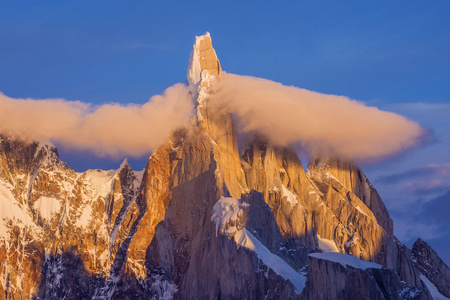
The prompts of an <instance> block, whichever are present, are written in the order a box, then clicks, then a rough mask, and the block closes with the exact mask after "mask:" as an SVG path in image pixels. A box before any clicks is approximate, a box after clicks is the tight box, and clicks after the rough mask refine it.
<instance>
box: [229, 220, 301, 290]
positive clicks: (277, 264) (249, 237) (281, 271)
mask: <svg viewBox="0 0 450 300" xmlns="http://www.w3.org/2000/svg"><path fill="white" fill-rule="evenodd" d="M234 241H235V242H236V244H237V246H238V247H244V248H247V249H249V250H252V251H254V252H255V253H256V255H257V256H258V258H259V259H260V260H261V261H262V262H263V263H264V264H265V265H266V266H267V267H269V268H270V269H272V270H273V271H274V272H275V273H277V274H278V275H280V276H281V277H283V278H284V279H286V280H289V281H290V282H291V283H292V284H293V285H294V287H295V289H296V292H297V293H298V294H300V293H301V292H302V290H303V288H304V287H305V282H306V277H305V276H303V275H301V274H299V273H298V272H297V271H295V270H294V269H293V268H292V267H291V266H290V265H289V264H288V263H287V262H285V261H284V260H283V259H282V258H281V257H279V256H278V255H275V254H273V253H272V252H270V250H269V249H267V247H266V246H264V245H263V244H262V243H261V242H260V241H259V240H258V239H257V238H256V237H255V236H254V235H253V234H251V233H250V232H249V231H248V230H247V229H246V228H242V229H241V230H239V231H237V232H236V234H235V235H234Z"/></svg>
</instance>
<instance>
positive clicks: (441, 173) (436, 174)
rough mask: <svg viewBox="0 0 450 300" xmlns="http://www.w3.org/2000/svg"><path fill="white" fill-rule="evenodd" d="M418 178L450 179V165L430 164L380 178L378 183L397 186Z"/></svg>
mask: <svg viewBox="0 0 450 300" xmlns="http://www.w3.org/2000/svg"><path fill="white" fill-rule="evenodd" d="M417 178H418V179H424V178H425V179H426V178H450V163H444V164H440V165H438V164H429V165H426V166H421V167H417V168H412V169H409V170H407V171H404V172H401V173H397V174H392V175H388V176H382V177H379V178H378V179H376V181H377V182H380V183H384V184H397V183H398V182H400V181H405V180H411V179H417Z"/></svg>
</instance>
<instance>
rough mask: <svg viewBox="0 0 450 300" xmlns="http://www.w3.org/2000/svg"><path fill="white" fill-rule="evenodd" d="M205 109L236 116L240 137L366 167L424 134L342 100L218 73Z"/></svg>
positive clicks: (401, 120) (405, 122)
mask: <svg viewBox="0 0 450 300" xmlns="http://www.w3.org/2000/svg"><path fill="white" fill-rule="evenodd" d="M211 103H213V105H216V106H217V107H225V108H226V109H228V110H229V111H231V112H232V113H234V114H235V115H236V116H237V120H238V129H239V130H240V131H241V132H258V133H262V134H264V135H266V136H267V137H268V138H270V139H271V140H272V141H273V142H275V143H278V144H291V143H299V144H300V145H301V146H302V147H304V148H305V149H307V150H308V151H309V152H310V153H312V154H314V155H333V156H339V157H342V158H348V159H353V160H357V161H372V160H378V159H381V158H385V157H388V156H392V155H395V154H398V153H400V152H402V151H404V150H406V149H408V148H411V147H413V146H417V145H418V144H420V143H421V142H422V140H423V138H424V136H425V135H426V130H424V129H423V128H421V127H420V125H419V124H418V123H416V122H413V121H410V120H408V119H406V118H405V117H402V116H400V115H398V114H395V113H391V112H386V111H381V110H379V109H378V108H376V107H368V106H365V105H364V104H363V103H361V102H358V101H355V100H351V99H349V98H347V97H344V96H336V95H326V94H321V93H317V92H313V91H309V90H306V89H301V88H297V87H293V86H285V85H282V84H281V83H277V82H274V81H270V80H266V79H261V78H256V77H250V76H240V75H234V74H228V73H224V74H223V75H222V78H221V80H220V81H219V83H218V84H216V86H215V87H214V92H213V95H212V97H211Z"/></svg>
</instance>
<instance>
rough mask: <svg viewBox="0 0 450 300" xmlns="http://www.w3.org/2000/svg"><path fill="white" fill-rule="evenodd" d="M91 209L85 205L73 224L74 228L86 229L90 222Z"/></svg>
mask: <svg viewBox="0 0 450 300" xmlns="http://www.w3.org/2000/svg"><path fill="white" fill-rule="evenodd" d="M91 214H92V207H91V206H90V205H86V206H85V207H84V209H83V212H82V213H81V216H80V218H79V219H78V220H77V221H76V222H75V226H77V227H82V228H87V227H88V225H89V224H90V221H91Z"/></svg>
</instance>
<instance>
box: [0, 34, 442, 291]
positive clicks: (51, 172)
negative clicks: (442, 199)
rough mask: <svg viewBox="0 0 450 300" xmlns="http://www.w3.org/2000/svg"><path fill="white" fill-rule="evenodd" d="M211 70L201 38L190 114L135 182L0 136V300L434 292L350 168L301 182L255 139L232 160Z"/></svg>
mask: <svg viewBox="0 0 450 300" xmlns="http://www.w3.org/2000/svg"><path fill="white" fill-rule="evenodd" d="M221 72H222V71H221V66H220V63H219V60H218V59H217V55H216V52H215V50H214V48H213V47H212V43H211V37H210V35H209V33H207V34H205V35H203V36H199V37H196V39H195V44H194V48H193V50H192V53H191V57H190V61H189V66H188V72H187V78H188V81H189V85H190V87H191V91H192V98H193V99H192V100H193V101H194V103H196V104H197V105H196V110H197V114H196V115H195V117H194V119H193V122H191V123H190V125H188V126H187V127H186V128H182V129H180V130H177V131H176V132H174V133H173V135H172V136H171V137H170V138H169V139H168V140H167V141H166V142H165V143H164V144H163V145H161V146H160V147H159V148H158V149H157V150H155V151H154V153H153V154H152V156H151V157H150V158H149V160H148V164H147V166H146V168H145V169H144V170H143V171H138V172H137V171H134V170H132V169H131V167H130V166H129V165H128V164H127V163H126V161H125V162H124V163H123V164H122V165H121V166H120V168H119V169H118V170H109V171H103V170H88V171H86V172H84V173H76V172H74V171H73V170H72V169H71V168H70V167H69V166H67V165H66V164H65V163H63V162H62V161H60V159H59V157H58V152H57V150H56V149H55V148H54V147H52V146H49V145H42V144H39V143H34V142H32V143H30V142H26V141H22V140H20V139H18V138H15V137H8V136H0V205H1V208H2V209H1V219H0V264H1V267H2V269H1V272H2V273H1V274H0V287H1V289H2V290H3V291H4V293H0V299H13V298H14V299H19V298H26V299H29V298H31V299H263V298H265V299H432V295H431V294H430V290H431V291H432V292H433V293H434V292H435V290H436V291H437V293H438V294H439V295H441V296H442V295H444V296H445V295H447V294H446V293H447V291H448V290H449V287H448V282H450V275H449V274H448V272H447V271H446V270H448V267H446V266H445V267H446V268H445V267H444V265H445V264H443V262H442V261H441V260H440V259H439V258H438V257H437V254H436V253H435V252H434V251H432V250H431V248H429V246H428V245H426V244H424V243H423V242H416V244H417V245H416V244H415V245H414V248H413V250H412V251H411V250H410V249H408V248H407V247H406V246H404V245H402V244H401V243H400V242H399V241H398V240H397V239H396V238H395V236H393V225H392V220H391V219H390V217H389V214H388V212H387V210H386V208H385V206H384V204H383V202H382V200H381V198H380V197H379V195H378V193H377V192H376V190H375V189H374V187H373V186H372V185H371V184H370V182H369V180H368V179H367V178H366V177H365V175H364V173H363V172H362V170H361V169H360V168H358V167H357V166H356V165H355V164H353V163H351V162H345V161H341V160H339V159H338V158H336V159H335V160H329V159H322V158H320V157H319V158H317V159H314V160H311V161H310V162H309V164H308V168H307V169H308V171H307V173H305V171H304V169H303V165H302V162H301V161H300V159H299V158H298V156H297V154H296V152H295V150H294V149H293V148H292V147H289V146H279V145H275V144H273V143H271V141H270V140H268V139H267V138H265V137H264V136H254V137H253V138H252V139H250V140H249V141H248V142H247V143H246V144H245V145H243V147H242V149H241V151H239V148H238V142H237V136H236V130H235V127H234V122H233V118H232V116H231V114H230V113H228V112H227V111H225V110H217V109H212V108H210V107H209V105H208V101H209V96H210V92H211V88H212V86H213V85H214V84H215V83H216V82H217V81H219V80H220V78H221ZM243 101H245V99H243ZM305 130H306V129H305ZM436 274H438V276H436ZM424 280H425V281H426V282H424ZM433 295H435V294H433ZM444 296H442V297H444Z"/></svg>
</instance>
